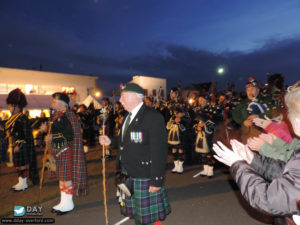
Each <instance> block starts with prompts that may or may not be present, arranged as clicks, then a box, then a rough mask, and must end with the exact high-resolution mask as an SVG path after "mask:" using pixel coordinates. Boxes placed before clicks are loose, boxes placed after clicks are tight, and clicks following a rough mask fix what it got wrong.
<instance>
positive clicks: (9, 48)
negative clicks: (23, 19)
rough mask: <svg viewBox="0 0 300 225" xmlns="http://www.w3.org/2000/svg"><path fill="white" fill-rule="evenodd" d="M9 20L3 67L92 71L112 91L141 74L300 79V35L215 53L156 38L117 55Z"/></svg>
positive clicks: (173, 81)
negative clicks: (141, 50)
mask: <svg viewBox="0 0 300 225" xmlns="http://www.w3.org/2000/svg"><path fill="white" fill-rule="evenodd" d="M6 24H7V26H6V27H4V30H8V31H9V32H7V33H9V34H10V35H8V34H7V35H5V34H4V35H1V37H0V42H1V43H2V44H1V47H0V50H1V52H2V54H0V66H6V67H16V68H26V69H32V67H33V66H35V67H38V66H39V65H40V64H42V65H43V67H44V69H45V70H47V71H52V72H63V73H75V74H86V75H90V74H92V75H95V76H98V77H99V87H100V88H101V89H103V90H104V91H106V92H108V91H109V90H112V89H114V88H118V87H119V84H120V83H121V82H127V81H129V80H131V78H132V76H133V75H136V74H139V75H146V76H155V77H163V78H167V83H168V86H169V87H172V86H175V85H177V81H178V80H181V81H182V84H183V86H186V85H188V84H190V83H201V82H208V81H218V84H219V86H220V88H224V87H225V84H226V83H227V82H233V81H234V82H235V83H236V87H240V89H243V88H244V84H245V82H246V80H247V78H248V77H249V76H254V77H256V78H257V79H260V80H262V81H265V80H266V76H265V75H266V73H268V72H269V73H284V74H285V77H286V83H287V84H292V83H294V82H296V81H298V80H299V71H300V66H299V59H300V39H297V38H293V39H292V38H291V39H286V40H276V39H269V40H266V41H265V44H264V45H263V46H262V47H261V48H259V49H256V50H254V51H252V52H246V53H245V52H232V51H226V52H221V53H213V52H210V51H207V50H201V49H196V48H191V47H187V46H184V45H175V44H169V43H151V44H149V46H148V49H147V51H146V52H145V53H141V54H140V55H136V56H134V57H128V58H125V57H123V58H121V57H119V58H113V57H109V56H103V55H102V56H99V55H100V53H99V54H98V55H94V54H91V53H89V52H88V51H82V50H80V49H83V48H82V47H83V46H84V43H83V42H82V41H81V40H79V39H76V38H75V39H72V38H70V40H72V41H70V42H67V41H66V40H67V39H68V36H64V37H63V38H60V39H59V40H58V39H56V38H55V37H54V36H56V35H58V34H59V33H63V31H61V32H58V33H55V32H54V33H51V32H50V33H49V32H40V33H39V34H38V35H36V34H35V33H34V32H30V31H37V28H29V29H28V28H26V29H27V32H25V30H22V29H19V28H20V27H21V24H19V25H18V29H12V28H11V27H12V24H9V23H6ZM14 25H16V24H14ZM9 27H10V28H9ZM54 34H55V35H54ZM65 35H66V34H65ZM68 35H71V34H70V33H69V34H68ZM12 37H14V38H12ZM17 37H18V38H17ZM74 46H78V48H73V47H74ZM74 49H75V50H74ZM4 52H5V54H3V53H4ZM218 66H223V67H225V69H226V73H225V74H224V75H223V76H222V77H221V76H218V75H217V73H216V70H217V68H218Z"/></svg>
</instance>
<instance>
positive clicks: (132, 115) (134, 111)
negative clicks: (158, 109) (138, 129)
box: [122, 102, 144, 135]
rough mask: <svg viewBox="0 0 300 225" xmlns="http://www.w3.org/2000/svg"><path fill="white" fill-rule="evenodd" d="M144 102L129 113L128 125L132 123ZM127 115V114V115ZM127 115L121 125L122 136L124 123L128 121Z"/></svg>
mask: <svg viewBox="0 0 300 225" xmlns="http://www.w3.org/2000/svg"><path fill="white" fill-rule="evenodd" d="M143 104H144V102H141V103H140V104H139V105H137V106H136V107H135V108H134V109H133V110H132V111H131V117H130V122H129V124H130V123H131V122H132V120H133V119H134V117H135V116H136V114H137V113H138V112H139V111H140V108H141V107H142V106H143ZM128 115H129V114H128ZM128 115H127V116H126V119H125V121H124V123H123V126H122V135H123V133H124V126H125V124H126V121H127V119H128Z"/></svg>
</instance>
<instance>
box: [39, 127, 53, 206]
mask: <svg viewBox="0 0 300 225" xmlns="http://www.w3.org/2000/svg"><path fill="white" fill-rule="evenodd" d="M51 127H52V122H49V127H48V132H47V135H48V134H50V133H51ZM49 145H50V143H49V142H48V141H46V146H45V150H44V155H43V161H42V171H41V179H40V192H39V204H40V203H41V196H42V187H43V181H44V172H45V165H46V159H47V154H48V150H49V148H50V147H49Z"/></svg>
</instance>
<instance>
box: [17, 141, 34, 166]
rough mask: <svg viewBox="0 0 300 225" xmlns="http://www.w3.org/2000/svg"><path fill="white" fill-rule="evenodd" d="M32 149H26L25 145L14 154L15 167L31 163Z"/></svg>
mask: <svg viewBox="0 0 300 225" xmlns="http://www.w3.org/2000/svg"><path fill="white" fill-rule="evenodd" d="M31 151H32V149H29V148H26V146H25V145H23V146H22V147H21V148H20V149H19V150H18V151H14V153H13V162H14V166H15V167H20V166H25V165H28V164H29V163H30V162H31V158H32V152H31Z"/></svg>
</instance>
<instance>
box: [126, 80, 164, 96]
mask: <svg viewBox="0 0 300 225" xmlns="http://www.w3.org/2000/svg"><path fill="white" fill-rule="evenodd" d="M131 82H134V83H136V84H139V85H140V86H141V87H142V88H144V90H145V96H153V97H154V98H156V97H160V98H163V99H166V98H167V80H166V79H164V78H158V77H147V76H142V75H135V76H133V77H132V81H131Z"/></svg>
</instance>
